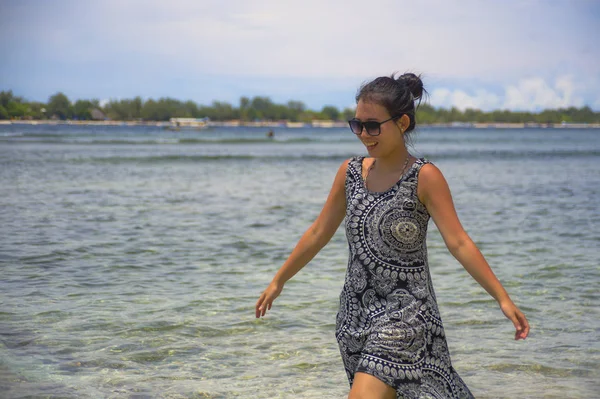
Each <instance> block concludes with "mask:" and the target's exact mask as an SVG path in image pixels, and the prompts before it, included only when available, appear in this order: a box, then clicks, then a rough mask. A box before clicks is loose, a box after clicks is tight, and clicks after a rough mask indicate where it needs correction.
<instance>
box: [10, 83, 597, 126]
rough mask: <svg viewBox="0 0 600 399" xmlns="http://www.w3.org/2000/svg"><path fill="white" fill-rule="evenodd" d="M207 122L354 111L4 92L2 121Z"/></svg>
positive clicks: (422, 111)
mask: <svg viewBox="0 0 600 399" xmlns="http://www.w3.org/2000/svg"><path fill="white" fill-rule="evenodd" d="M175 117H178V118H206V117H208V118H209V119H210V120H213V121H227V120H241V121H280V120H287V121H290V122H304V123H310V122H311V121H313V120H333V121H346V120H348V119H351V118H353V117H354V109H352V108H345V109H342V110H340V109H338V108H336V107H335V106H332V105H326V106H324V107H323V108H322V109H321V110H319V111H315V110H310V109H308V108H307V107H306V105H305V104H304V103H302V102H300V101H288V102H287V103H286V104H277V103H274V102H273V101H272V100H271V99H270V98H269V97H261V96H257V97H253V98H249V97H241V98H240V100H239V104H238V105H237V106H234V105H232V104H229V103H227V102H221V101H213V103H212V104H211V105H198V104H196V103H195V102H193V101H180V100H176V99H173V98H169V97H165V98H160V99H158V100H154V99H149V100H142V99H141V98H140V97H135V98H133V99H125V100H110V101H108V102H107V103H106V104H102V105H101V104H100V101H99V100H98V99H92V100H77V101H75V102H72V101H70V100H69V98H68V97H67V96H66V95H65V94H64V93H60V92H59V93H56V94H54V95H52V96H51V97H50V98H49V99H48V102H47V103H42V102H31V101H26V100H25V99H23V98H22V97H19V96H15V95H14V94H13V93H12V91H11V90H9V91H1V92H0V119H5V120H6V119H37V120H43V119H60V120H67V119H70V120H92V119H110V120H119V121H121V120H122V121H133V120H137V121H168V120H169V119H170V118H175ZM417 121H418V123H420V124H421V123H422V124H434V123H452V122H462V123H554V124H557V123H562V122H567V123H600V112H595V111H593V110H592V109H591V108H590V107H588V106H585V107H582V108H575V107H569V108H560V109H549V110H544V111H541V112H537V113H532V112H518V111H508V110H496V111H489V112H486V111H481V110H478V109H466V110H464V111H460V110H458V109H457V108H451V109H444V108H434V107H432V106H431V105H429V104H425V103H423V104H421V105H420V106H419V108H418V110H417Z"/></svg>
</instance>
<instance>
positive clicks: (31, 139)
mask: <svg viewBox="0 0 600 399" xmlns="http://www.w3.org/2000/svg"><path fill="white" fill-rule="evenodd" d="M50 137H52V138H50ZM355 140H356V139H354V138H353V137H350V139H348V140H340V139H339V138H338V137H336V138H335V140H331V139H328V138H308V137H302V138H293V137H289V138H288V137H283V138H276V139H269V138H266V137H265V138H214V139H211V138H207V139H197V138H156V139H152V140H127V139H104V140H93V139H92V140H89V139H73V138H69V137H65V136H59V135H56V136H49V135H43V136H42V135H38V136H35V135H23V134H11V135H2V136H0V142H11V143H38V144H63V145H65V144H66V145H132V146H135V145H174V144H179V145H195V144H302V143H331V142H353V141H355Z"/></svg>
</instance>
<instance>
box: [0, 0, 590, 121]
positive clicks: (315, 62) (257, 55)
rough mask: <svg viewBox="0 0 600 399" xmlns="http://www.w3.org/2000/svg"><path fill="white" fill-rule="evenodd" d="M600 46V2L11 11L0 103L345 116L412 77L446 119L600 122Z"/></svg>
mask: <svg viewBox="0 0 600 399" xmlns="http://www.w3.org/2000/svg"><path fill="white" fill-rule="evenodd" d="M599 37H600V2H599V1H596V0H556V1H551V0H547V1H537V0H504V1H491V0H489V1H483V0H480V1H475V0H460V1H458V0H454V1H452V0H424V1H417V0H412V1H403V0H370V1H364V0H344V1H337V0H330V1H320V0H303V1H287V0H171V1H156V0H98V1H79V0H76V1H73V0H54V1H47V0H20V1H17V0H13V1H11V0H0V54H2V56H1V57H2V60H1V61H0V90H12V91H13V93H14V94H16V95H20V96H23V97H25V98H26V99H27V100H37V101H47V99H48V97H49V96H50V95H52V94H55V93H56V92H58V91H62V92H64V93H65V94H66V95H67V96H68V97H69V98H70V99H71V100H76V99H91V98H97V99H100V100H107V99H119V98H133V97H135V96H138V95H139V96H141V97H142V98H144V99H147V98H159V97H165V96H169V97H173V98H176V99H180V100H192V101H195V102H197V103H198V104H210V103H211V102H212V101H213V100H217V101H225V102H229V103H231V104H233V105H236V106H237V105H238V103H239V98H240V97H241V96H248V97H253V96H257V95H261V96H268V97H270V98H271V99H272V100H274V101H275V102H279V103H283V102H287V101H288V100H299V101H303V102H304V103H305V104H306V105H307V106H308V107H309V108H311V109H320V108H321V107H323V106H324V105H334V106H336V107H339V108H345V107H350V106H353V105H354V94H355V92H356V89H357V87H358V86H359V85H360V84H361V83H362V82H364V81H365V80H368V79H371V78H374V77H376V76H380V75H389V74H391V73H392V72H394V71H399V72H404V71H412V72H417V73H421V74H423V77H424V82H425V86H426V89H428V91H429V93H430V98H429V102H430V104H431V105H433V106H436V107H446V108H448V107H451V106H455V107H457V108H459V109H465V108H468V107H471V108H479V109H483V110H491V109H511V110H529V111H539V110H541V109H545V108H557V107H565V106H577V107H580V106H583V105H589V106H591V107H592V108H593V109H595V110H600V51H598V38H599Z"/></svg>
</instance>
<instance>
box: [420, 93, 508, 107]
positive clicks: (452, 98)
mask: <svg viewBox="0 0 600 399" xmlns="http://www.w3.org/2000/svg"><path fill="white" fill-rule="evenodd" d="M500 101H501V100H500V97H499V96H497V95H496V94H494V93H491V92H489V91H486V90H476V91H475V94H474V95H470V94H467V93H465V92H464V91H463V90H449V89H446V88H440V89H435V90H433V92H432V93H431V103H432V104H433V105H434V106H436V107H443V108H452V107H454V108H456V109H458V110H460V111H464V110H465V109H467V108H471V109H482V110H487V109H493V108H496V107H497V106H498V104H500Z"/></svg>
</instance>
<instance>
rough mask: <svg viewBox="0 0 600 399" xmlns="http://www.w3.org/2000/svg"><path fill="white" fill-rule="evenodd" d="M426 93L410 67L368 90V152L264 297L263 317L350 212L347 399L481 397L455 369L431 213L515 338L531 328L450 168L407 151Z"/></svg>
mask: <svg viewBox="0 0 600 399" xmlns="http://www.w3.org/2000/svg"><path fill="white" fill-rule="evenodd" d="M423 91H424V89H423V83H422V81H421V79H420V78H419V77H418V76H416V75H414V74H411V73H409V74H404V75H402V76H400V77H398V78H396V77H395V76H394V75H392V76H391V77H379V78H377V79H375V80H373V81H371V82H369V83H367V84H366V85H364V86H362V87H361V89H360V90H359V92H358V94H357V96H356V101H357V106H356V117H355V118H354V119H352V120H350V121H349V124H350V128H351V129H352V131H353V132H354V133H355V134H356V135H357V136H358V138H359V139H360V140H361V142H362V143H363V144H364V145H365V147H366V148H367V151H368V153H369V155H370V157H369V158H364V157H355V158H352V159H349V160H347V161H345V162H344V163H343V164H342V165H341V166H340V168H339V170H338V172H337V175H336V177H335V180H334V183H333V187H332V189H331V192H330V194H329V197H328V198H327V201H326V203H325V206H324V207H323V210H322V211H321V213H320V215H319V216H318V218H317V219H316V220H315V222H314V223H313V224H312V225H311V226H310V228H309V229H308V230H307V231H306V233H304V235H303V236H302V238H301V239H300V241H299V242H298V244H297V245H296V247H295V248H294V250H293V251H292V253H291V255H290V256H289V258H288V259H287V261H286V262H285V263H284V264H283V266H282V267H281V269H279V271H278V272H277V274H276V275H275V277H274V278H273V280H272V281H271V283H270V284H269V286H268V287H267V289H266V290H265V291H264V292H263V293H262V295H261V296H260V298H259V299H258V301H257V302H256V309H255V311H256V317H261V316H264V315H265V313H266V311H267V310H270V309H271V306H272V304H273V301H274V300H275V298H277V297H278V296H279V294H280V293H281V291H282V289H283V286H284V284H285V282H286V281H287V280H289V279H290V278H291V277H292V276H294V275H295V274H296V273H297V272H298V271H299V270H300V269H301V268H302V267H304V265H306V264H307V263H308V262H309V261H310V260H311V259H312V258H313V257H314V256H315V255H316V254H317V253H318V252H319V250H320V249H321V248H323V246H325V244H327V242H328V241H329V240H330V239H331V237H332V236H333V234H334V233H335V231H336V230H337V228H338V226H339V225H340V223H341V222H342V220H343V219H344V218H345V220H346V221H345V226H346V236H347V238H348V243H349V246H350V256H349V261H348V269H347V272H346V279H345V282H344V287H343V289H342V293H341V295H340V309H339V312H338V314H337V320H336V338H337V340H338V343H339V346H340V351H341V354H342V360H343V362H344V366H345V369H346V373H347V375H348V379H349V381H350V386H351V390H350V394H349V396H348V398H349V399H358V398H411V399H412V398H415V399H417V398H423V397H427V398H444V399H445V398H472V397H473V395H472V394H471V392H470V391H469V389H468V388H467V386H466V385H465V384H464V382H463V381H462V379H461V378H460V377H459V376H458V374H457V373H456V371H455V370H454V368H453V367H452V364H451V361H450V356H449V352H448V346H447V344H446V339H445V334H444V329H443V326H442V321H441V318H440V315H439V311H438V305H437V303H436V298H435V293H434V290H433V286H432V284H431V276H430V273H429V266H428V262H427V249H426V244H425V238H426V233H427V223H428V221H429V218H430V217H431V218H432V219H433V221H434V222H435V224H436V225H437V227H438V229H439V231H440V233H441V235H442V237H443V239H444V242H445V243H446V246H447V247H448V249H449V251H450V252H451V253H452V255H453V256H454V257H455V258H456V259H457V260H458V261H459V262H460V263H461V264H462V265H463V267H464V268H465V269H466V270H467V271H468V272H469V273H470V274H471V276H473V278H474V279H475V280H476V281H477V282H478V283H479V284H480V285H481V286H482V287H483V288H484V289H485V290H486V291H487V292H488V293H489V294H490V295H491V296H492V297H493V298H494V299H496V301H497V302H498V304H499V306H500V309H502V312H504V314H505V316H506V317H507V318H508V319H510V320H511V321H512V322H513V324H514V326H515V328H516V333H515V339H525V338H526V337H527V335H528V333H529V324H528V322H527V319H526V318H525V316H524V315H523V313H521V311H520V310H519V309H518V308H517V307H516V306H515V304H514V303H513V302H512V300H511V299H510V297H509V296H508V294H507V292H506V291H505V290H504V288H503V287H502V285H501V284H500V282H499V281H498V279H497V278H496V276H495V275H494V273H493V272H492V270H491V269H490V267H489V265H488V263H487V262H486V260H485V259H484V257H483V256H482V254H481V253H480V251H479V250H478V248H477V247H476V246H475V244H474V243H473V241H472V240H471V238H470V237H469V236H468V235H467V233H466V232H465V231H464V229H463V227H462V226H461V223H460V221H459V219H458V216H457V214H456V211H455V209H454V205H453V202H452V197H451V195H450V190H449V188H448V184H447V183H446V180H445V179H444V177H443V175H442V173H441V172H440V170H439V169H438V168H437V167H435V166H434V165H433V164H431V163H430V162H429V161H427V160H425V159H416V158H414V157H413V156H411V155H410V154H409V152H408V150H407V148H406V144H405V143H406V140H407V135H408V134H409V133H410V132H411V131H412V130H413V129H414V127H415V100H420V98H421V96H422V94H423Z"/></svg>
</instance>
